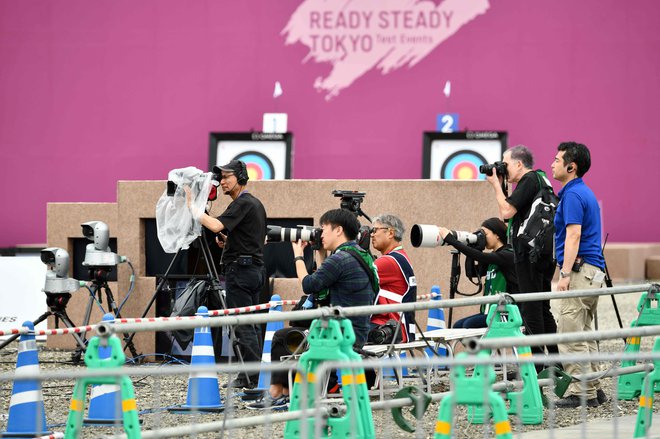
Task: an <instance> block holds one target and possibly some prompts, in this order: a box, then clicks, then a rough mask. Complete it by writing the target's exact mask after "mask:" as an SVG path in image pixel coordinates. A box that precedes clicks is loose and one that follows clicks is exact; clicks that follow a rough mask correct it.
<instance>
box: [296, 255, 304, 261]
mask: <svg viewBox="0 0 660 439" xmlns="http://www.w3.org/2000/svg"><path fill="white" fill-rule="evenodd" d="M293 260H294V261H303V262H305V257H304V256H296V257H295V258H293Z"/></svg>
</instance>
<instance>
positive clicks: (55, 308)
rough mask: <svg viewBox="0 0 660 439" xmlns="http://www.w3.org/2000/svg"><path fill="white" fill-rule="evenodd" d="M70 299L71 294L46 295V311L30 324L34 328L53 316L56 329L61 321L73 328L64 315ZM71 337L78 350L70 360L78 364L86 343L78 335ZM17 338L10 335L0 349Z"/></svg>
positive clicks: (69, 320) (0, 345) (66, 315)
mask: <svg viewBox="0 0 660 439" xmlns="http://www.w3.org/2000/svg"><path fill="white" fill-rule="evenodd" d="M70 299H71V293H46V304H47V305H48V311H46V312H45V313H43V314H42V315H40V316H39V317H37V319H36V320H34V321H33V322H32V323H33V324H34V326H37V325H38V324H39V323H41V322H43V321H44V320H46V319H47V318H48V317H49V316H55V326H56V327H57V326H58V321H59V320H61V321H62V322H64V325H65V326H66V327H67V328H75V325H74V324H73V322H71V319H70V318H69V315H68V314H67V313H66V305H67V303H69V300H70ZM71 335H72V336H73V338H74V339H75V340H76V343H78V348H77V349H76V353H74V354H73V356H72V360H73V362H74V363H78V362H80V353H79V352H82V351H83V350H85V347H86V343H85V339H84V338H83V337H81V336H80V335H79V334H77V333H75V332H73V333H71ZM18 337H19V335H18V334H17V335H12V336H11V337H9V338H8V339H7V340H5V341H3V342H2V343H0V349H2V348H4V347H5V346H7V345H8V344H9V343H11V342H12V341H14V340H16V339H17V338H18ZM76 354H77V355H76Z"/></svg>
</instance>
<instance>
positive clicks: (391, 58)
mask: <svg viewBox="0 0 660 439" xmlns="http://www.w3.org/2000/svg"><path fill="white" fill-rule="evenodd" d="M488 8H489V1H488V0H445V1H443V2H441V3H439V4H438V3H437V2H434V1H431V0H304V1H303V2H302V4H301V5H300V6H299V7H298V9H296V11H295V12H294V13H293V14H292V15H291V18H290V19H289V22H288V23H287V25H286V26H285V28H284V30H283V31H282V34H283V35H284V36H285V44H286V45H290V44H295V43H302V44H304V45H305V46H307V47H308V48H309V50H310V51H309V53H308V54H307V56H306V57H305V59H303V63H305V62H307V61H308V60H310V59H311V60H313V61H315V62H317V63H326V62H327V63H330V64H332V70H331V72H330V73H329V74H328V76H326V77H325V78H323V77H318V78H317V79H316V81H315V83H314V87H315V88H316V89H317V90H318V91H321V92H327V94H326V99H330V98H332V97H334V96H337V95H338V94H339V92H340V91H341V90H342V89H344V88H346V87H349V86H350V85H351V84H352V83H353V82H354V81H355V80H356V79H357V78H359V77H360V76H362V75H364V74H365V73H366V72H368V71H369V70H371V69H373V68H376V69H378V70H380V71H381V73H382V74H384V75H385V74H387V73H389V72H391V71H393V70H396V69H399V68H401V67H404V66H408V67H412V66H414V65H415V64H417V63H418V62H419V61H421V60H422V59H423V58H424V57H425V56H427V55H428V54H429V53H430V52H431V51H432V50H433V49H435V48H436V47H437V46H438V45H440V44H441V43H442V42H444V41H445V40H447V39H448V38H449V37H451V36H452V35H454V34H455V33H456V32H457V31H458V30H459V29H460V28H461V27H463V26H464V25H466V24H467V23H469V22H470V21H472V20H474V19H475V18H476V17H478V16H479V15H482V14H484V13H486V11H487V10H488Z"/></svg>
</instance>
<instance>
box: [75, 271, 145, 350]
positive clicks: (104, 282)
mask: <svg viewBox="0 0 660 439" xmlns="http://www.w3.org/2000/svg"><path fill="white" fill-rule="evenodd" d="M111 271H112V266H92V267H90V268H89V275H90V277H91V278H92V281H91V283H92V287H91V288H90V289H89V300H88V301H87V307H86V308H85V318H84V319H83V326H86V325H88V324H89V320H90V318H91V315H92V306H93V304H94V300H95V298H96V296H97V295H98V301H99V303H102V302H103V293H102V292H103V291H105V297H106V301H107V303H108V306H109V307H110V312H112V314H113V315H114V316H115V317H117V318H121V314H120V310H119V308H118V307H117V302H115V298H114V296H113V294H112V290H111V289H110V286H109V285H108V275H109V274H110V272H111ZM123 335H124V343H125V346H126V347H128V349H129V350H130V352H131V355H132V356H133V358H136V357H138V356H139V354H138V352H137V349H135V345H134V344H133V341H132V340H130V339H129V334H123ZM83 351H84V348H83V349H81V348H80V347H78V349H76V352H75V353H74V356H77V357H78V358H80V356H81V355H82V352H83ZM74 358H75V357H74ZM74 361H75V360H74Z"/></svg>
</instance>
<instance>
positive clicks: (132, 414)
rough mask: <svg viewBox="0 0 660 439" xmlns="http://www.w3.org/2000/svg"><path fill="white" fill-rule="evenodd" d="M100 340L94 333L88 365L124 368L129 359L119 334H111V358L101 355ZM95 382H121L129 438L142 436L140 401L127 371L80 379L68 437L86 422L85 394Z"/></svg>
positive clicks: (69, 423)
mask: <svg viewBox="0 0 660 439" xmlns="http://www.w3.org/2000/svg"><path fill="white" fill-rule="evenodd" d="M100 343H101V339H100V338H99V337H94V338H92V339H91V340H90V341H89V344H88V345H87V350H86V352H85V365H87V367H88V368H89V369H106V370H112V369H117V368H120V367H121V366H122V365H123V364H124V363H125V362H126V356H125V355H124V352H123V350H122V348H121V341H120V340H119V339H118V338H117V337H115V336H112V337H110V338H108V345H109V346H110V350H111V353H110V357H109V358H105V359H100V358H99V346H100ZM92 384H115V385H118V386H119V388H120V391H121V408H122V412H123V418H124V431H125V432H126V436H128V438H129V439H138V438H140V437H141V433H140V421H139V419H138V412H137V404H136V403H135V392H134V391H133V383H132V382H131V380H130V378H128V377H127V376H126V375H123V376H113V377H88V378H80V379H78V381H77V382H76V385H75V386H74V388H73V396H72V397H71V406H70V408H71V409H70V411H69V417H68V418H67V422H66V432H65V433H64V439H74V438H77V437H78V435H79V434H80V427H81V426H82V422H83V414H84V412H85V395H86V393H87V386H91V385H92Z"/></svg>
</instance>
